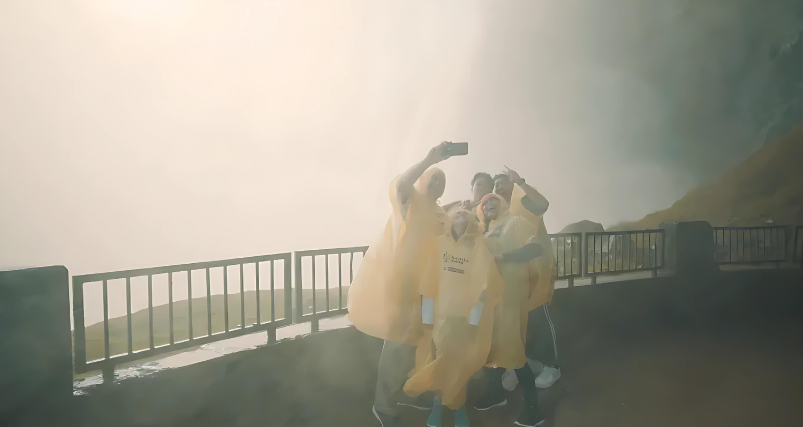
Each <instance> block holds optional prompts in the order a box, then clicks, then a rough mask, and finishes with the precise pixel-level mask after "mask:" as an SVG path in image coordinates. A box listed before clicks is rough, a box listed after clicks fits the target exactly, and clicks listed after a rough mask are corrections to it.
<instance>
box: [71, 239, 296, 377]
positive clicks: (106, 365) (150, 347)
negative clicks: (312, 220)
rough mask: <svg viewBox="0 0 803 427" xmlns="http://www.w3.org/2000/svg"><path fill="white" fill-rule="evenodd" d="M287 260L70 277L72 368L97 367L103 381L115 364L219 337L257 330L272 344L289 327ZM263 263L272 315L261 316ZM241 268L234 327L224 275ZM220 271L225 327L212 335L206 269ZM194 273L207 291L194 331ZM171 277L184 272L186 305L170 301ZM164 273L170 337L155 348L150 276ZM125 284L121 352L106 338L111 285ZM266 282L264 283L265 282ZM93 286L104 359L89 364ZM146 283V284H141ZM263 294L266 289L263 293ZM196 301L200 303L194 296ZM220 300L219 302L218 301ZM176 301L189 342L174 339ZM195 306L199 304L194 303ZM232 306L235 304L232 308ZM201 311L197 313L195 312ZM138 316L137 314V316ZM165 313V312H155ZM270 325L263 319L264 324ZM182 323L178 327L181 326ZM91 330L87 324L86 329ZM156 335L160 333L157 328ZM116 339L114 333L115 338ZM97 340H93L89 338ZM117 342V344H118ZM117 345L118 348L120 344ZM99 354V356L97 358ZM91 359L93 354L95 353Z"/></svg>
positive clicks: (273, 258) (263, 259) (244, 260)
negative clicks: (88, 296)
mask: <svg viewBox="0 0 803 427" xmlns="http://www.w3.org/2000/svg"><path fill="white" fill-rule="evenodd" d="M277 261H282V264H283V268H284V273H283V282H284V283H283V284H281V286H282V288H283V298H282V299H283V304H282V306H281V307H283V311H282V318H277V317H278V316H277V312H276V309H277V307H276V299H275V298H274V297H275V296H276V294H277V293H276V291H277V290H278V289H279V288H277V286H276V285H277V284H276V283H275V280H274V277H275V275H274V267H275V263H276V262H277ZM290 262H291V254H290V253H281V254H275V255H265V256H255V257H248V258H236V259H229V260H223V261H213V262H200V263H193V264H182V265H172V266H166V267H156V268H144V269H138V270H126V271H116V272H111V273H99V274H87V275H82V276H73V279H72V288H73V320H74V326H75V330H74V340H75V341H74V342H75V348H74V353H75V370H76V372H77V373H83V372H87V371H90V370H94V369H101V370H102V371H103V375H104V379H110V378H113V375H114V366H115V365H119V364H121V363H125V362H130V361H133V360H138V359H143V358H146V357H150V356H154V355H157V354H160V353H165V352H169V351H174V350H179V349H182V348H186V347H191V346H197V345H202V344H205V343H208V342H212V341H217V340H221V339H226V338H231V337H235V336H239V335H243V334H248V333H253V332H257V331H262V330H267V331H268V341H275V339H276V328H278V327H280V326H284V325H287V324H290V321H291V319H290V313H291V311H292V303H291V281H290V275H291V269H290ZM262 263H266V265H267V263H269V266H270V280H269V282H270V294H269V295H270V313H263V312H262V309H261V305H262V302H261V301H260V294H261V293H262V292H263V289H262V288H263V287H264V285H260V265H261V264H262ZM251 264H253V265H254V272H255V273H254V274H255V276H254V277H255V280H256V285H255V292H254V293H255V300H256V301H255V302H256V319H255V322H254V323H253V324H251V325H247V324H246V314H245V312H246V304H245V289H244V281H245V280H244V276H245V275H244V266H245V265H251ZM233 266H239V272H240V276H239V277H240V280H239V282H240V283H239V291H240V292H239V294H240V295H239V298H240V304H239V311H240V319H239V320H240V324H239V325H238V326H237V327H235V328H230V327H229V283H228V273H229V267H233ZM218 268H219V269H221V270H222V272H223V294H222V299H223V308H222V312H223V313H222V314H223V325H222V331H220V332H214V330H213V317H215V320H219V314H220V313H213V312H212V300H213V297H214V296H217V295H214V294H212V292H211V281H210V270H212V269H218ZM193 271H200V272H201V273H203V272H205V273H206V280H205V284H206V293H205V299H206V301H205V303H206V304H205V306H206V307H205V311H206V322H204V323H205V325H203V324H202V325H195V326H197V327H196V328H195V329H194V328H193V326H194V324H193V295H192V272H193ZM175 273H186V275H187V276H186V277H187V283H186V289H187V299H186V301H184V300H182V301H173V285H174V283H173V278H174V274H175ZM161 275H166V277H167V289H168V303H167V305H168V313H167V317H168V331H167V332H168V335H169V337H162V336H160V337H159V338H160V339H167V341H168V342H167V343H166V344H162V345H157V344H156V343H155V339H154V326H155V324H154V305H153V296H154V292H153V278H154V276H161ZM140 277H147V299H148V308H147V315H148V317H147V318H148V321H147V325H148V332H147V343H146V344H144V348H134V338H133V332H134V331H133V326H134V324H133V323H134V319H133V316H132V313H131V305H132V304H131V301H132V299H131V287H132V284H131V279H133V278H140ZM119 279H124V280H125V305H126V314H125V335H126V337H127V341H126V342H125V343H124V349H123V350H122V351H121V352H120V353H114V351H115V350H113V349H112V348H111V340H110V319H109V290H108V288H109V281H113V280H119ZM264 281H265V280H263V282H264ZM92 282H100V283H101V286H102V300H103V339H102V342H103V350H102V356H101V357H100V358H98V359H96V360H90V361H87V340H86V329H87V328H86V326H85V324H84V321H85V312H84V296H85V295H84V285H85V284H88V283H92ZM143 285H144V283H143ZM264 291H267V289H265V290H264ZM196 299H200V297H199V298H196ZM218 302H219V301H218ZM176 303H181V308H182V310H183V307H184V305H186V310H187V324H186V327H187V338H186V339H183V340H180V341H177V340H176V339H175V334H174V332H175V330H174V327H175V318H174V314H175V313H174V305H176ZM196 303H197V302H196ZM235 308H236V305H235ZM199 311H200V310H199ZM136 314H137V313H135V315H136ZM159 314H160V315H163V314H164V313H159ZM141 317H142V316H138V317H137V320H142V319H141ZM268 319H269V321H263V320H268ZM111 320H112V321H114V322H115V326H116V325H117V324H118V319H117V318H113V319H111ZM183 326H184V325H180V327H182V328H183ZM90 327H91V326H90ZM201 327H205V329H206V331H205V333H204V334H202V335H197V334H196V333H195V332H196V331H198V330H199V329H203V328H201ZM160 332H163V331H162V330H160ZM115 338H117V335H115ZM93 341H96V340H93ZM116 344H119V343H116ZM118 346H119V345H118ZM93 350H95V351H94V353H100V351H99V350H98V349H93ZM98 355H100V354H98ZM93 356H94V354H93Z"/></svg>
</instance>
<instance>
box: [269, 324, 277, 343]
mask: <svg viewBox="0 0 803 427" xmlns="http://www.w3.org/2000/svg"><path fill="white" fill-rule="evenodd" d="M275 342H276V327H275V326H272V327H270V328H268V344H273V343H275Z"/></svg>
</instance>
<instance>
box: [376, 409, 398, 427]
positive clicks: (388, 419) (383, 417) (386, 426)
mask: <svg viewBox="0 0 803 427" xmlns="http://www.w3.org/2000/svg"><path fill="white" fill-rule="evenodd" d="M372 411H373V412H374V416H375V417H376V419H377V420H379V424H380V425H381V426H382V427H404V426H403V425H402V420H401V419H400V418H398V417H394V416H390V415H387V414H383V413H381V412H379V411H377V410H376V407H374V408H373V409H372Z"/></svg>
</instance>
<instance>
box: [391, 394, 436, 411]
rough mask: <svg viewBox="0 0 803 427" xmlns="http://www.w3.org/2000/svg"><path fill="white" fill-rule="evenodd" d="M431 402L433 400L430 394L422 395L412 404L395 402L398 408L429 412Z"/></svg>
mask: <svg viewBox="0 0 803 427" xmlns="http://www.w3.org/2000/svg"><path fill="white" fill-rule="evenodd" d="M432 401H433V398H432V395H431V394H422V395H421V396H418V398H416V399H415V400H414V401H412V402H396V404H397V405H399V406H407V407H409V408H415V409H419V410H421V411H429V410H430V409H432Z"/></svg>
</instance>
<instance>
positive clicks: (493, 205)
mask: <svg viewBox="0 0 803 427" xmlns="http://www.w3.org/2000/svg"><path fill="white" fill-rule="evenodd" d="M482 214H483V215H484V216H485V219H487V220H489V221H493V220H495V219H496V217H497V216H499V200H498V199H495V198H494V199H490V200H488V201H487V202H485V204H484V205H482Z"/></svg>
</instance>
